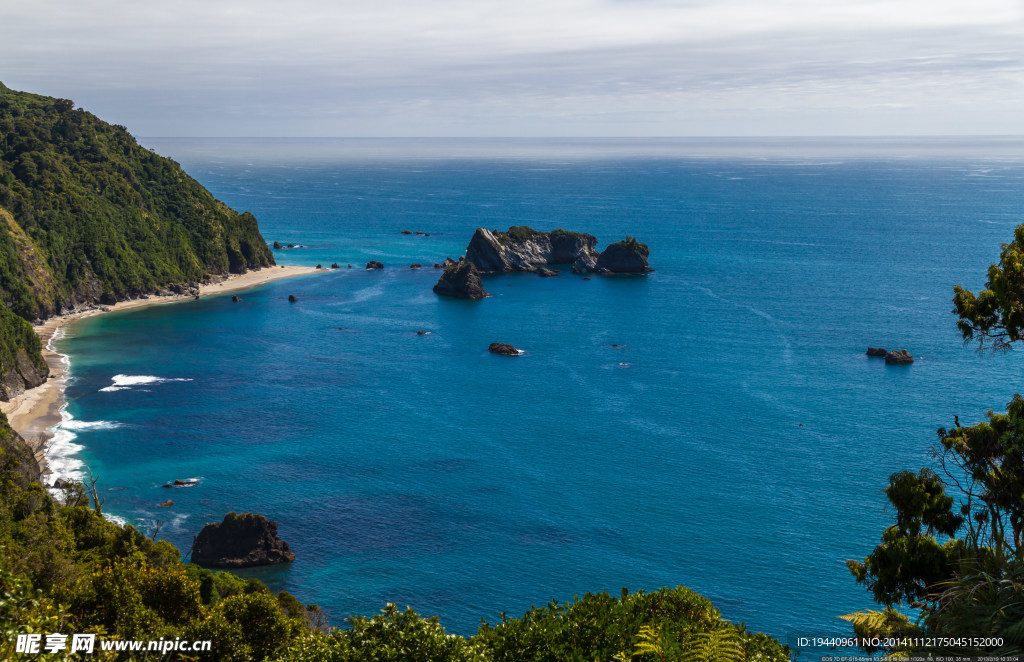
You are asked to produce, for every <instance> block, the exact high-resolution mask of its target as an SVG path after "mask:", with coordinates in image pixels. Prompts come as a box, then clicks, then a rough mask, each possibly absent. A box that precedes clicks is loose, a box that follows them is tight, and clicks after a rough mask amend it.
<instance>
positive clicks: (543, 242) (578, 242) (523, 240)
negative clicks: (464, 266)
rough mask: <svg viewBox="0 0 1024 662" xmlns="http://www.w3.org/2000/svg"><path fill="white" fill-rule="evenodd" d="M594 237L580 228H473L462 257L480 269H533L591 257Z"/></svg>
mask: <svg viewBox="0 0 1024 662" xmlns="http://www.w3.org/2000/svg"><path fill="white" fill-rule="evenodd" d="M596 245H597V237H595V236H594V235H592V234H585V233H582V232H567V231H565V230H552V231H551V232H538V231H536V230H534V229H532V228H528V227H526V226H513V227H510V228H509V229H508V232H499V231H497V230H494V231H492V230H487V229H485V228H477V230H476V232H475V233H474V234H473V238H472V239H471V240H470V242H469V246H468V247H467V248H466V260H467V261H469V262H472V263H473V264H474V265H475V266H476V268H477V269H479V270H480V271H481V272H482V273H508V272H513V271H536V270H537V268H538V267H543V266H546V265H549V264H573V263H574V262H576V261H577V260H579V259H581V258H587V257H595V258H596V256H597V251H596V250H595V249H594V246H596Z"/></svg>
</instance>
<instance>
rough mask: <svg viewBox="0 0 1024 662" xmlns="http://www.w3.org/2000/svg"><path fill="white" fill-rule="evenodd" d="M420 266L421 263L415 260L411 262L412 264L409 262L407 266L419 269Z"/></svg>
mask: <svg viewBox="0 0 1024 662" xmlns="http://www.w3.org/2000/svg"><path fill="white" fill-rule="evenodd" d="M422 266H423V265H422V264H420V263H419V262H415V263H413V264H410V265H409V268H410V269H419V268H421V267H422Z"/></svg>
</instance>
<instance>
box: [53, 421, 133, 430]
mask: <svg viewBox="0 0 1024 662" xmlns="http://www.w3.org/2000/svg"><path fill="white" fill-rule="evenodd" d="M58 425H59V427H60V428H61V429H64V430H113V429H114V428H119V427H121V426H122V425H123V423H118V422H117V421H77V420H75V419H73V418H72V419H68V420H66V421H61V422H60V423H59V424H58Z"/></svg>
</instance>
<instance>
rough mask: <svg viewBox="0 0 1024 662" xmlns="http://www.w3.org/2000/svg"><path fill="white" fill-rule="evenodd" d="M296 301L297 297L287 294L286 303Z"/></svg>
mask: <svg viewBox="0 0 1024 662" xmlns="http://www.w3.org/2000/svg"><path fill="white" fill-rule="evenodd" d="M298 300H299V298H298V297H297V296H295V295H294V294H289V295H288V301H290V302H291V303H295V302H296V301H298Z"/></svg>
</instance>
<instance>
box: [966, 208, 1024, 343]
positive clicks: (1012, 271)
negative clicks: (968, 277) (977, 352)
mask: <svg viewBox="0 0 1024 662" xmlns="http://www.w3.org/2000/svg"><path fill="white" fill-rule="evenodd" d="M953 292H954V296H953V306H954V308H953V312H954V313H956V314H957V315H958V316H959V317H960V320H959V321H958V322H957V327H958V328H959V329H960V333H961V334H962V335H963V338H964V342H965V343H969V342H971V341H972V340H977V341H978V349H983V348H985V347H986V346H987V347H989V348H990V349H992V350H994V351H1006V350H1009V349H1011V347H1012V345H1013V343H1015V342H1019V341H1020V340H1022V339H1024V225H1019V226H1017V229H1016V230H1015V231H1014V233H1013V241H1011V242H1010V243H1008V244H1003V248H1002V252H1001V253H1000V254H999V264H998V265H996V264H993V265H991V266H990V267H989V268H988V281H987V282H986V283H985V289H984V290H982V291H981V293H979V294H978V295H975V294H974V293H973V292H971V291H970V290H965V289H964V288H962V287H961V286H960V285H956V286H954V287H953Z"/></svg>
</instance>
